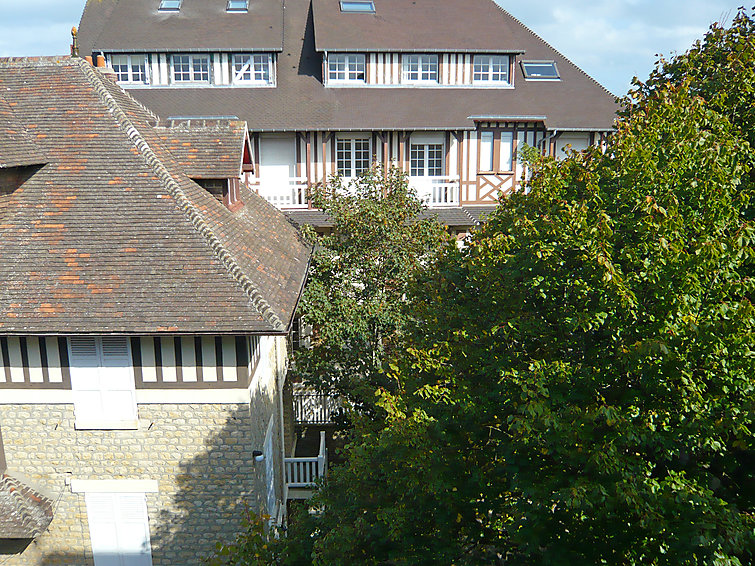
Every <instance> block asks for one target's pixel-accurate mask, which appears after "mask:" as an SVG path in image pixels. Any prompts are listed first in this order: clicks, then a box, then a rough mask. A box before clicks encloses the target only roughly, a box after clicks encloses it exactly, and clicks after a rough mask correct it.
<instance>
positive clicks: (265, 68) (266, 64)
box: [233, 53, 273, 84]
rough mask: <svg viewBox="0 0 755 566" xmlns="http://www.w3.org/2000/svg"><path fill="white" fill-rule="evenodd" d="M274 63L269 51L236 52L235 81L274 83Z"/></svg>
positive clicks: (234, 58)
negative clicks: (253, 52)
mask: <svg viewBox="0 0 755 566" xmlns="http://www.w3.org/2000/svg"><path fill="white" fill-rule="evenodd" d="M272 64H273V58H272V57H271V56H270V54H269V53H255V54H249V53H236V54H234V56H233V83H234V84H272V83H273V80H272V77H273V73H272Z"/></svg>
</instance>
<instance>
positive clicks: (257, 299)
mask: <svg viewBox="0 0 755 566" xmlns="http://www.w3.org/2000/svg"><path fill="white" fill-rule="evenodd" d="M81 69H82V70H83V72H84V74H85V75H86V76H87V78H88V79H89V81H90V83H91V84H92V86H93V87H94V91H95V93H96V94H97V95H98V96H99V97H100V99H101V100H102V102H103V103H104V104H105V106H106V107H107V108H108V110H110V111H111V112H112V114H113V117H114V118H115V120H116V121H117V123H118V125H119V126H120V128H121V129H122V130H123V131H124V132H125V133H126V135H127V136H128V137H129V138H130V139H131V142H132V143H133V144H134V146H135V147H136V148H137V150H138V151H139V153H140V154H141V155H142V157H143V158H144V160H145V161H146V162H147V164H148V165H149V166H150V167H151V168H152V170H153V171H154V172H155V174H156V175H157V177H158V178H159V179H160V180H161V181H162V182H163V184H164V185H165V187H166V188H167V190H168V192H169V193H170V195H171V196H172V197H173V199H174V200H175V201H176V205H177V206H178V208H179V210H181V211H182V212H184V213H185V214H186V216H187V217H188V219H189V220H190V222H191V224H192V225H193V226H194V228H195V229H196V230H197V231H198V232H199V233H200V234H201V235H202V236H203V237H204V238H205V240H207V243H208V244H209V246H210V248H211V249H212V251H213V252H214V253H215V255H216V257H217V258H218V259H219V260H220V261H221V263H222V264H223V266H224V267H225V268H226V269H227V270H228V271H229V273H230V274H231V276H232V277H233V278H234V279H235V280H236V282H237V283H238V284H239V285H240V286H241V288H242V289H243V290H244V293H246V295H247V296H248V297H249V299H250V301H251V302H252V304H253V305H254V307H255V308H256V309H257V311H258V312H259V313H260V314H261V315H262V317H263V318H264V319H265V320H266V321H267V322H268V323H270V324H271V325H272V326H273V327H274V329H275V330H276V331H280V332H283V331H285V330H286V327H285V325H284V324H283V322H282V321H281V319H280V318H279V317H278V315H277V314H276V313H275V311H274V310H273V308H272V307H271V306H270V304H269V303H268V302H267V301H266V300H265V299H264V297H263V296H262V294H261V293H260V291H259V289H257V287H256V285H255V284H254V282H253V281H252V280H251V279H250V278H249V277H248V276H247V275H246V274H245V273H244V271H243V270H242V268H241V266H240V265H239V264H238V262H237V261H236V259H235V258H234V257H233V255H232V254H231V253H230V252H229V251H228V250H227V249H226V248H225V246H223V243H222V242H221V241H220V239H219V238H218V237H217V236H216V235H215V233H214V232H213V230H212V228H211V227H210V226H209V225H208V224H207V222H206V221H205V219H204V218H203V217H202V215H201V213H200V212H199V211H198V210H197V208H196V207H195V206H194V204H193V203H192V202H191V200H190V199H189V198H188V197H187V196H186V194H185V193H184V191H183V189H182V188H181V187H180V185H179V184H178V182H177V181H176V180H175V179H174V178H173V176H172V175H171V173H170V171H168V169H167V167H165V165H164V164H163V163H162V161H160V159H159V158H158V157H157V155H156V154H155V153H154V151H153V150H152V148H151V147H150V145H149V143H148V142H147V140H145V139H144V137H143V136H142V134H141V132H139V130H138V128H137V127H136V126H135V125H134V123H133V122H132V121H131V120H130V119H129V117H128V116H127V115H126V113H125V112H124V111H123V109H122V108H121V107H120V105H119V104H118V103H117V102H116V100H115V98H114V97H113V95H112V94H111V93H110V91H109V90H108V89H107V87H106V86H105V84H104V82H103V81H104V79H103V77H102V76H100V75H99V74H98V73H97V72H96V71H95V70H94V68H92V66H91V65H89V64H88V63H87V62H85V61H83V60H82V63H81Z"/></svg>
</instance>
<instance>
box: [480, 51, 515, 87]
mask: <svg viewBox="0 0 755 566" xmlns="http://www.w3.org/2000/svg"><path fill="white" fill-rule="evenodd" d="M496 68H497V69H498V70H496ZM510 69H511V59H510V57H509V56H508V55H475V56H474V58H473V59H472V82H473V83H474V84H483V85H496V86H509V85H510V84H511V81H510V78H509V73H510Z"/></svg>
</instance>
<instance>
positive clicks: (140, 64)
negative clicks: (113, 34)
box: [110, 55, 149, 84]
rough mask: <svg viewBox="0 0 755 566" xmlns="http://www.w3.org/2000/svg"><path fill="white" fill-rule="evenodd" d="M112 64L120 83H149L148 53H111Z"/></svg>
mask: <svg viewBox="0 0 755 566" xmlns="http://www.w3.org/2000/svg"><path fill="white" fill-rule="evenodd" d="M110 66H111V67H112V68H113V71H115V74H116V76H117V77H118V82H119V83H130V84H147V83H148V82H149V81H148V80H147V56H146V55H111V56H110Z"/></svg>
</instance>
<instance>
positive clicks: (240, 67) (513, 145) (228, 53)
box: [79, 0, 616, 232]
mask: <svg viewBox="0 0 755 566" xmlns="http://www.w3.org/2000/svg"><path fill="white" fill-rule="evenodd" d="M79 40H80V43H79V49H80V52H81V54H82V55H86V56H92V57H94V59H95V60H97V58H98V57H101V58H102V59H101V62H102V64H106V65H108V66H109V67H111V68H112V69H114V71H115V72H116V73H117V75H118V80H119V83H120V84H121V85H122V86H123V87H124V88H126V89H128V90H129V92H130V93H131V94H132V95H133V96H134V97H136V98H137V99H138V100H139V101H141V102H142V103H144V104H145V105H146V106H147V107H148V108H150V109H152V110H153V111H154V112H156V113H157V114H158V115H159V116H161V117H162V118H163V119H165V120H171V119H185V118H187V117H210V116H235V117H238V118H240V119H241V120H245V121H246V122H247V123H248V126H249V129H250V135H251V141H252V147H253V156H254V165H255V167H254V171H255V172H254V176H253V178H251V179H250V182H251V184H252V186H253V187H254V188H255V189H256V190H257V191H259V194H260V195H262V196H263V197H264V198H265V199H267V200H268V201H270V202H272V203H273V204H275V205H276V206H278V207H279V208H281V209H283V210H285V211H286V212H287V214H289V215H290V216H291V217H292V218H294V219H296V220H298V221H299V222H310V223H314V224H316V225H317V224H319V225H321V226H322V225H326V224H327V219H326V218H325V217H324V215H322V214H318V213H317V212H316V211H312V210H308V209H309V208H310V204H309V203H308V201H307V188H308V187H310V186H312V185H314V184H317V183H320V182H322V181H324V180H327V179H328V178H329V177H330V176H331V175H333V174H336V173H338V174H340V175H341V176H342V177H344V178H345V179H351V178H353V177H355V176H356V175H358V174H359V173H360V172H362V171H364V170H365V169H366V168H367V167H370V166H371V164H373V163H379V164H380V165H381V166H382V167H388V166H391V165H393V166H396V167H399V168H400V169H401V170H402V171H405V172H406V173H407V174H408V175H409V178H410V182H411V185H412V186H413V187H414V188H415V189H416V191H417V193H418V195H419V196H420V197H421V198H422V199H423V200H425V201H426V202H427V204H428V206H429V207H431V208H432V209H433V212H434V213H436V214H437V215H438V217H439V219H440V220H442V221H444V222H446V223H447V224H448V225H449V226H451V227H452V228H456V229H457V231H461V232H463V231H465V230H466V229H467V228H468V227H469V226H472V225H474V224H476V223H477V222H478V220H479V219H480V218H481V217H482V216H484V213H485V212H486V210H489V209H490V208H491V207H492V206H493V205H494V204H495V203H496V201H497V198H498V196H499V195H500V194H506V193H508V192H510V191H512V190H515V189H516V188H517V186H518V184H519V182H520V180H521V178H522V175H523V173H524V169H523V166H522V164H521V162H520V160H519V159H518V150H519V149H520V148H521V147H522V146H523V144H528V145H530V146H534V147H537V148H539V149H540V150H541V151H542V152H544V153H547V154H550V155H554V156H559V155H563V150H564V148H565V147H567V146H571V147H572V148H573V149H584V148H585V147H587V146H588V145H590V144H596V143H600V141H601V140H602V139H603V137H604V136H605V135H606V134H607V133H609V132H610V131H611V129H612V125H613V118H614V113H615V110H616V105H615V100H614V97H613V96H612V95H611V94H610V93H609V92H607V91H606V90H605V89H604V88H603V87H601V86H600V85H599V84H598V83H596V82H595V81H594V80H592V79H591V78H590V77H588V76H587V75H586V74H585V73H584V72H583V71H581V70H580V69H579V68H577V67H576V66H575V65H573V64H572V63H571V62H570V61H568V60H567V59H566V58H565V57H563V56H562V55H561V54H560V53H558V52H557V51H556V50H554V49H553V48H552V47H550V46H549V45H548V44H547V43H545V42H544V41H543V40H542V39H540V38H539V37H537V36H536V35H535V34H534V33H532V32H531V31H530V30H528V29H527V28H526V27H525V26H524V25H522V24H521V23H520V22H519V21H517V20H516V19H515V18H513V17H512V16H511V15H510V14H508V13H507V12H506V11H504V10H503V9H501V8H500V7H499V6H498V5H497V4H495V3H494V2H493V1H492V0H412V1H408V0H356V1H346V0H340V1H339V0H206V1H202V2H199V1H197V0H128V1H126V0H102V1H101V2H88V3H87V5H86V8H85V10H84V13H83V16H82V19H81V26H80V29H79Z"/></svg>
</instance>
